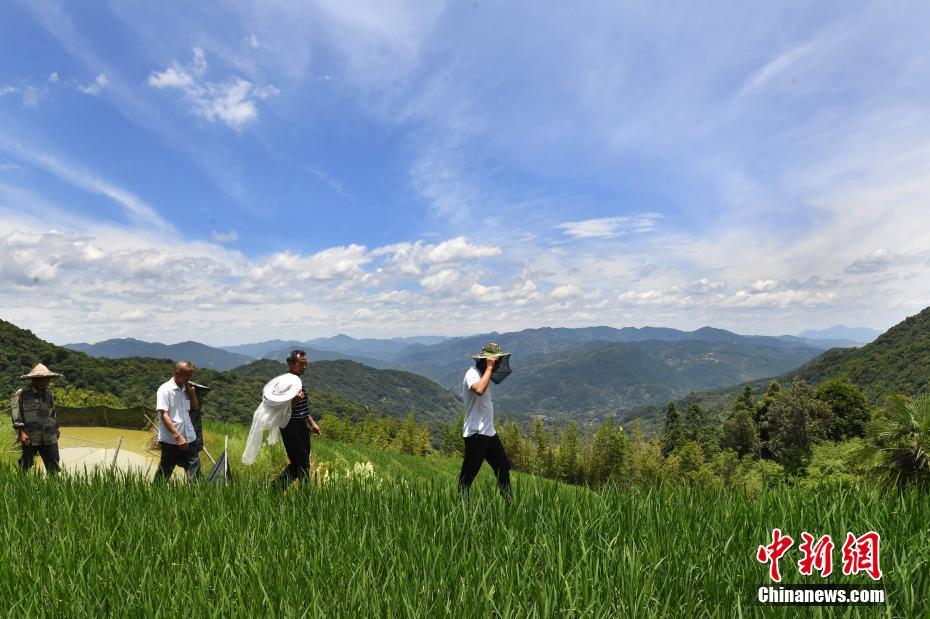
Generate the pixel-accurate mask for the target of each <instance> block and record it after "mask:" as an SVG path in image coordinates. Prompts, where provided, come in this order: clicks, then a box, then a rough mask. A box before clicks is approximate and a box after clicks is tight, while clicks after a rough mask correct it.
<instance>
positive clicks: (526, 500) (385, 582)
mask: <svg viewBox="0 0 930 619" xmlns="http://www.w3.org/2000/svg"><path fill="white" fill-rule="evenodd" d="M208 432H210V433H211V435H210V440H209V442H210V448H211V452H213V453H214V454H216V452H218V451H220V450H219V449H215V446H216V445H217V444H221V443H222V434H223V433H224V432H227V433H229V434H231V435H233V439H232V443H231V451H232V452H233V455H234V456H235V457H234V459H233V466H234V469H235V472H236V473H237V474H238V475H237V479H236V481H235V483H233V484H232V485H229V486H226V487H223V486H213V485H209V484H203V485H200V486H195V487H188V486H187V485H185V484H171V485H163V486H154V485H152V484H151V483H149V482H148V481H147V480H143V479H138V478H128V479H127V478H123V479H118V478H115V477H112V476H109V477H108V476H106V475H103V476H97V477H94V478H91V479H85V480H82V479H79V478H69V477H60V478H57V479H46V478H43V477H40V476H36V475H26V476H23V475H20V474H18V473H17V472H15V471H14V470H12V466H11V464H10V463H9V462H7V463H6V466H5V468H4V469H3V470H2V471H0V493H2V494H3V496H4V501H3V507H2V508H0V525H2V528H3V530H4V531H6V532H7V535H6V541H7V543H6V544H3V546H2V549H0V594H2V596H3V599H4V603H5V605H6V608H7V612H8V613H9V614H10V615H15V616H65V615H67V616H168V615H179V614H189V615H192V616H205V617H212V616H217V617H228V616H242V617H246V616H281V617H286V616H340V615H341V616H353V617H355V616H394V615H401V616H446V615H454V616H457V617H459V616H464V617H485V616H546V617H549V616H562V615H566V616H649V615H655V616H706V615H709V616H720V617H731V616H740V615H743V616H763V615H764V616H768V615H771V614H776V615H786V616H794V615H795V614H796V613H795V612H794V611H793V610H792V609H788V610H785V609H776V608H772V607H760V606H758V605H757V604H756V603H755V601H754V600H755V595H756V590H757V589H758V587H759V586H760V585H763V584H766V581H767V568H766V567H764V566H762V565H760V564H758V563H757V562H756V561H755V559H754V554H755V549H756V547H757V546H758V545H759V544H761V543H766V542H767V541H768V538H769V536H770V530H771V528H773V527H776V526H777V527H780V528H781V529H782V530H783V531H785V532H788V533H790V534H791V535H792V536H793V537H795V539H799V538H800V533H801V531H805V530H806V531H810V532H812V533H816V534H822V533H830V534H831V535H832V536H833V538H834V541H835V542H836V541H837V540H840V541H838V544H842V541H841V540H842V538H843V537H844V536H845V533H846V531H854V532H857V533H864V532H866V531H867V530H870V529H874V530H877V531H879V532H880V533H881V534H882V547H881V551H882V567H883V569H884V572H885V578H884V579H883V584H884V587H885V589H886V594H887V596H888V601H889V603H888V604H887V605H885V606H876V607H871V608H842V607H834V608H829V607H824V608H814V609H810V610H811V612H810V613H806V612H805V613H804V614H811V615H813V616H827V615H830V616H832V615H834V614H840V615H841V616H842V615H844V614H845V615H849V616H853V615H855V616H858V615H860V614H869V615H881V616H919V615H921V614H922V613H923V612H924V611H925V609H926V607H927V604H928V603H930V599H928V597H930V565H928V557H930V501H928V499H927V497H926V495H917V494H911V495H907V496H905V497H892V496H887V495H881V494H878V493H877V492H876V491H874V490H870V489H863V490H861V491H856V492H851V491H849V490H846V489H843V490H841V489H835V490H831V489H829V488H820V489H805V488H794V489H789V488H784V489H778V490H765V491H763V492H762V493H761V494H759V495H757V496H755V497H753V498H751V499H750V498H747V497H746V496H745V495H743V494H741V493H739V492H736V491H732V490H725V489H704V488H694V487H689V486H685V485H678V486H667V487H664V488H655V489H651V490H643V489H634V490H631V491H624V492H618V491H608V492H605V493H603V494H597V493H594V492H589V491H587V490H584V489H581V488H573V487H568V486H563V485H560V484H556V483H553V482H549V481H546V480H540V479H536V478H533V477H530V476H517V477H516V478H515V482H514V488H515V498H514V500H513V502H512V503H509V504H508V503H505V502H504V501H502V500H501V499H500V498H499V497H498V496H497V494H496V491H495V488H494V485H493V480H492V479H491V476H490V472H489V470H487V468H486V469H485V470H484V471H483V472H482V473H481V475H480V476H479V482H480V483H477V484H476V487H475V489H474V490H473V492H472V496H471V500H470V502H469V503H468V504H465V503H463V502H462V500H461V498H460V497H459V495H458V493H457V491H456V489H455V475H456V473H457V468H458V461H457V460H454V459H447V458H415V457H406V458H405V457H402V456H399V455H397V454H392V453H386V452H377V451H374V450H367V449H363V448H359V447H354V446H348V445H339V444H335V443H332V442H330V441H325V440H321V441H316V442H315V443H314V453H315V456H316V457H317V458H318V461H320V462H327V463H330V465H331V466H332V469H333V470H334V471H336V472H338V471H339V470H340V469H344V468H348V467H349V466H351V465H352V464H354V462H361V461H364V462H369V461H370V462H372V464H373V466H374V470H375V478H374V479H368V480H347V479H344V478H342V479H340V478H337V479H336V480H335V481H333V482H330V483H326V484H317V485H309V484H308V485H304V486H295V487H293V488H291V489H290V490H289V491H288V492H287V493H284V494H282V493H280V492H272V491H270V490H269V489H268V484H267V482H268V481H269V480H270V479H271V478H272V477H273V476H274V475H275V474H276V473H277V470H278V469H279V466H283V463H284V459H283V454H282V450H281V447H280V446H277V447H275V448H272V449H269V448H267V447H266V448H263V453H262V456H261V459H260V460H259V462H258V463H257V464H256V465H255V466H254V467H249V468H243V467H242V466H241V464H239V463H238V454H239V453H241V441H242V439H243V437H244V431H243V430H242V429H241V428H239V427H236V426H229V427H224V426H218V425H216V424H211V425H210V426H208ZM795 554H796V546H795V548H793V549H792V551H790V553H789V557H787V558H786V559H785V560H783V562H782V570H783V573H784V574H785V576H786V582H805V583H812V584H816V583H821V582H824V581H822V580H821V579H819V578H816V577H815V578H806V579H802V578H801V577H800V576H799V574H798V573H797V568H796V566H795V565H792V563H793V562H794V561H796V560H797V557H796V556H795ZM834 560H835V564H836V569H837V572H838V571H839V569H838V568H839V561H840V555H839V550H838V549H837V550H836V551H835V556H834ZM826 582H829V583H839V582H850V583H860V584H869V580H868V577H866V576H859V577H856V578H843V577H839V578H837V577H835V576H833V577H830V578H829V579H828V581H826ZM806 610H807V609H805V611H806Z"/></svg>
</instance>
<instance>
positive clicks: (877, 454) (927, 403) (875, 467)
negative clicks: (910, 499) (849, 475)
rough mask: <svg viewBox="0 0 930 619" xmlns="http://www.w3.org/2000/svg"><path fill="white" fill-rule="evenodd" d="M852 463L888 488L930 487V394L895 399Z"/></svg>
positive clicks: (873, 425)
mask: <svg viewBox="0 0 930 619" xmlns="http://www.w3.org/2000/svg"><path fill="white" fill-rule="evenodd" d="M850 464H851V465H852V466H853V468H854V469H855V470H858V471H860V472H862V473H865V474H868V475H870V476H872V477H875V478H876V479H878V480H879V481H881V482H882V484H883V485H885V486H886V487H895V486H896V487H898V488H901V489H903V488H905V487H908V486H915V487H918V488H921V489H923V490H927V489H928V488H930V394H924V395H920V396H917V397H915V398H907V397H904V396H895V397H892V398H891V399H890V402H889V406H888V407H887V408H885V409H884V410H881V411H879V412H878V414H876V415H875V418H874V420H873V421H872V422H871V423H869V425H868V426H867V428H866V436H865V439H864V441H863V445H862V447H861V448H859V449H857V450H856V451H854V452H853V453H852V454H851V455H850Z"/></svg>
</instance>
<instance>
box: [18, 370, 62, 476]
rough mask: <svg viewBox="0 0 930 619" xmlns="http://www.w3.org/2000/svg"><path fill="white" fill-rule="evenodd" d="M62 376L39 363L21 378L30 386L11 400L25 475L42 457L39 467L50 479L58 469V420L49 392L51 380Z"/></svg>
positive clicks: (21, 466) (53, 397) (21, 463)
mask: <svg viewBox="0 0 930 619" xmlns="http://www.w3.org/2000/svg"><path fill="white" fill-rule="evenodd" d="M58 376H61V374H56V373H55V372H52V371H50V370H49V369H48V368H47V367H45V366H44V365H42V364H41V363H40V364H38V365H36V366H35V367H34V368H32V371H31V372H29V373H28V374H23V375H22V376H20V378H22V379H24V380H31V381H32V385H30V386H29V387H24V388H23V389H19V390H17V392H16V394H15V395H14V396H13V402H12V408H13V411H12V412H13V429H14V430H15V431H16V440H18V441H19V443H20V445H22V447H23V455H22V457H21V458H20V459H19V466H20V468H22V470H24V471H27V470H29V469H31V468H32V465H33V463H34V460H35V456H36V454H37V453H38V454H39V455H41V456H42V463H43V464H44V465H45V470H46V471H48V473H49V474H50V475H54V474H55V473H57V472H58V471H59V470H60V469H61V466H60V458H59V456H58V436H59V435H60V434H61V432H60V430H59V429H58V419H57V418H56V417H55V396H54V395H53V394H52V390H51V389H49V388H48V383H49V381H51V379H52V378H55V377H58Z"/></svg>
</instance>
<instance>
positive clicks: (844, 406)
mask: <svg viewBox="0 0 930 619" xmlns="http://www.w3.org/2000/svg"><path fill="white" fill-rule="evenodd" d="M817 399H819V400H821V401H823V402H826V403H827V404H828V405H829V406H830V410H831V411H832V413H833V423H832V424H830V427H829V428H827V433H826V437H827V438H828V439H829V440H831V441H842V440H845V439H847V438H853V437H856V436H863V435H865V428H866V425H867V424H868V423H869V417H870V412H869V404H868V402H867V401H866V399H865V394H863V393H862V391H860V390H859V388H858V387H856V386H855V385H854V384H852V383H851V382H849V381H844V380H838V379H834V380H829V381H827V382H825V383H823V384H822V385H820V387H819V388H818V389H817Z"/></svg>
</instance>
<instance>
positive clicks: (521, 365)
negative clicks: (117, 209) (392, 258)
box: [69, 326, 863, 417]
mask: <svg viewBox="0 0 930 619" xmlns="http://www.w3.org/2000/svg"><path fill="white" fill-rule="evenodd" d="M862 333H863V330H856V329H846V328H845V327H834V328H831V329H827V330H823V331H809V332H805V334H807V335H814V336H818V337H819V336H824V337H826V336H837V335H849V334H853V335H856V336H861V335H862ZM489 341H496V342H497V343H499V344H500V345H501V346H502V347H503V348H504V350H506V351H508V352H511V353H513V357H512V366H513V368H514V370H515V372H514V375H513V376H512V377H511V378H510V379H508V382H507V383H506V385H504V386H503V387H501V388H500V389H498V390H497V392H496V395H495V398H496V401H497V402H498V403H499V405H500V408H501V410H502V411H505V412H508V413H513V414H515V415H518V416H526V415H534V414H543V415H550V416H568V417H577V416H584V415H594V414H601V413H608V414H610V413H615V412H617V411H628V410H630V409H633V408H635V407H640V406H643V405H649V404H660V403H664V402H667V401H668V400H670V399H674V398H680V397H682V396H683V395H685V394H687V393H689V392H691V391H706V390H709V389H715V388H720V387H726V386H728V385H733V384H738V383H743V382H746V381H752V380H757V379H761V378H764V377H769V376H775V375H779V374H782V373H785V372H787V371H789V370H792V369H794V368H797V367H798V366H800V365H802V364H804V363H806V362H807V361H810V360H811V359H813V358H814V357H816V356H818V355H819V354H821V353H822V352H823V351H824V350H825V349H827V348H829V347H831V346H832V345H834V344H836V343H837V342H840V343H843V344H845V345H850V346H851V345H853V343H852V342H851V341H850V340H844V339H841V340H836V339H816V338H814V337H801V336H791V335H784V336H754V335H740V334H737V333H733V332H731V331H726V330H724V329H715V328H712V327H703V328H701V329H697V330H695V331H681V330H678V329H671V328H664V327H642V328H635V327H624V328H621V329H617V328H613V327H606V326H598V327H585V328H577V329H570V328H540V329H525V330H523V331H517V332H509V333H497V332H491V333H484V334H479V335H473V336H468V337H457V338H444V337H434V336H424V337H411V338H394V339H389V340H387V339H385V340H379V339H372V338H368V339H355V338H352V337H349V336H347V335H337V336H334V337H329V338H316V339H313V340H306V341H303V342H301V341H298V340H280V339H278V340H268V341H265V342H256V343H253V344H243V345H238V346H229V347H226V348H213V347H210V346H205V345H203V344H198V343H196V342H183V343H181V344H172V345H165V344H157V343H147V342H141V341H139V340H133V339H125V340H107V341H105V342H100V343H99V344H93V345H91V344H73V345H69V347H70V348H72V349H76V350H81V351H82V352H86V353H88V354H90V355H93V356H101V357H113V358H123V357H129V356H134V357H155V358H164V359H172V360H177V359H189V360H191V361H193V362H194V364H195V365H196V366H198V367H208V368H215V369H220V370H229V369H233V368H237V367H241V366H243V365H246V367H249V366H248V365H247V364H252V363H253V362H254V361H255V359H256V357H255V356H254V355H261V357H263V358H265V359H270V360H273V361H276V362H283V361H284V360H285V359H286V357H287V355H288V353H289V352H290V351H291V350H293V349H294V348H302V349H304V350H306V351H307V353H308V356H309V357H310V359H311V362H312V363H311V368H312V367H313V366H314V365H316V363H317V362H320V361H350V362H354V363H356V364H363V365H365V366H370V367H372V368H375V369H379V370H404V371H407V372H412V373H414V374H419V375H420V376H423V377H425V378H428V379H431V380H433V381H436V382H437V383H439V384H440V385H442V386H444V387H446V388H447V389H449V390H450V391H452V392H454V393H458V392H460V390H461V380H462V376H463V374H464V372H465V370H466V369H467V368H468V367H469V366H470V365H471V364H472V363H473V362H472V360H471V357H470V355H471V354H473V353H475V352H477V351H478V350H480V348H481V347H482V346H483V345H484V344H485V343H487V342H489ZM259 366H261V364H259ZM261 367H264V366H261ZM348 367H350V366H345V368H348ZM350 374H352V372H350ZM356 374H357V373H356ZM408 376H409V375H408ZM356 377H358V376H356ZM349 387H350V386H349V385H348V384H346V389H347V390H346V391H345V392H340V393H343V394H348V393H349ZM359 388H360V389H361V387H359ZM346 397H348V396H346ZM365 401H366V402H368V401H373V400H365Z"/></svg>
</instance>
